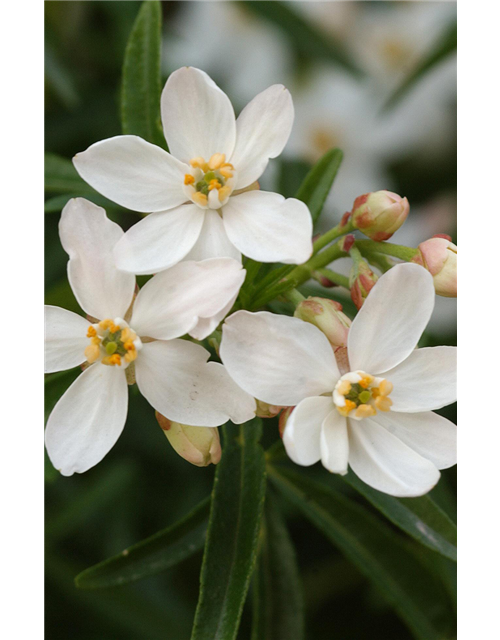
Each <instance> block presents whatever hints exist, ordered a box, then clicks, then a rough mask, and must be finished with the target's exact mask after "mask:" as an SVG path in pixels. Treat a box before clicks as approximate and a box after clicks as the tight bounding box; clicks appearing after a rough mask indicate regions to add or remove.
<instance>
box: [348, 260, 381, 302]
mask: <svg viewBox="0 0 500 640" xmlns="http://www.w3.org/2000/svg"><path fill="white" fill-rule="evenodd" d="M377 280H378V277H377V276H376V275H375V274H374V273H373V271H372V270H371V269H370V267H369V266H368V263H367V262H365V261H364V260H360V261H359V262H358V263H356V264H355V265H354V266H353V268H352V271H351V277H350V278H349V284H350V286H351V298H352V301H353V302H354V304H355V305H356V307H357V308H358V309H361V307H362V306H363V302H364V301H365V299H366V297H367V295H368V294H369V293H370V290H371V289H372V288H373V285H374V284H375V283H376V282H377Z"/></svg>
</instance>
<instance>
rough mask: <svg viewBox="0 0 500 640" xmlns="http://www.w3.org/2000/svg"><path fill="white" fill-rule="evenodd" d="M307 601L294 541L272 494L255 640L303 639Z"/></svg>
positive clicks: (260, 562)
mask: <svg viewBox="0 0 500 640" xmlns="http://www.w3.org/2000/svg"><path fill="white" fill-rule="evenodd" d="M303 637H304V599H303V593H302V585H301V582H300V575H299V569H298V567H297V559H296V557H295V550H294V548H293V544H292V541H291V539H290V536H289V534H288V531H287V529H286V526H285V523H284V521H283V518H282V516H281V514H280V512H279V510H278V507H277V505H276V504H275V499H274V498H273V496H272V495H269V494H268V496H267V498H266V507H265V518H264V521H263V523H262V530H261V545H260V551H259V557H258V559H257V565H256V567H255V574H254V597H253V619H252V640H301V639H302V638H303Z"/></svg>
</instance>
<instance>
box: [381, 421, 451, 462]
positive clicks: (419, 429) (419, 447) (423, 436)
mask: <svg viewBox="0 0 500 640" xmlns="http://www.w3.org/2000/svg"><path fill="white" fill-rule="evenodd" d="M373 420H374V421H375V422H377V423H378V424H380V425H381V426H382V427H385V428H386V429H387V430H388V431H390V432H391V433H393V434H394V435H395V436H396V437H397V438H399V439H400V440H401V441H402V442H404V443H405V444H407V445H408V446H409V447H410V448H411V449H413V450H414V451H416V452H417V453H419V454H420V455H421V456H423V457H424V458H426V459H427V460H430V461H431V462H432V463H433V464H434V465H435V466H436V467H437V468H438V469H448V467H452V466H453V465H454V464H456V463H457V426H456V425H455V424H453V422H451V421H450V420H447V419H446V418H443V417H442V416H439V415H438V414H437V413H434V412H433V411H424V412H422V413H396V412H393V411H389V412H387V413H377V415H376V416H375V417H374V418H373Z"/></svg>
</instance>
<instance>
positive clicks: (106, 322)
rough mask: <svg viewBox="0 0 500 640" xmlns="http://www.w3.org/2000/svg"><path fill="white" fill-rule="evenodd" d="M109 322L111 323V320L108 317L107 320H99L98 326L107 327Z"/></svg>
mask: <svg viewBox="0 0 500 640" xmlns="http://www.w3.org/2000/svg"><path fill="white" fill-rule="evenodd" d="M110 324H113V321H112V320H110V319H109V318H108V319H107V320H101V322H99V327H100V328H101V329H108V327H109V325H110Z"/></svg>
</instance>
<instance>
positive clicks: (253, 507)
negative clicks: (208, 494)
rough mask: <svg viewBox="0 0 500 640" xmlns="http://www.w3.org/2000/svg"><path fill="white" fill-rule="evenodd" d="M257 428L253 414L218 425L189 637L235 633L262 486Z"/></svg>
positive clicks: (200, 639) (226, 638)
mask: <svg viewBox="0 0 500 640" xmlns="http://www.w3.org/2000/svg"><path fill="white" fill-rule="evenodd" d="M261 430H262V423H261V421H260V420H258V419H255V420H252V421H251V422H248V423H246V424H245V425H239V426H234V425H230V424H228V425H226V426H225V427H224V429H223V431H224V436H225V440H224V449H223V454H222V459H221V461H220V463H219V464H218V466H217V472H216V474H215V481H214V488H213V491H212V508H211V511H210V522H209V525H208V532H207V540H206V543H205V553H204V556H203V565H202V568H201V576H200V596H199V600H198V606H197V609H196V615H195V620H194V626H193V634H192V636H191V637H192V640H232V639H234V638H236V634H237V632H238V627H239V623H240V617H241V611H242V609H243V604H244V602H245V597H246V594H247V591H248V586H249V583H250V577H251V574H252V570H253V568H254V565H255V559H256V556H257V545H258V537H259V530H260V524H261V518H262V511H263V506H264V498H265V491H266V468H265V462H264V452H263V450H262V447H261V446H260V444H259V443H258V442H257V440H258V438H259V437H260V434H261Z"/></svg>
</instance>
